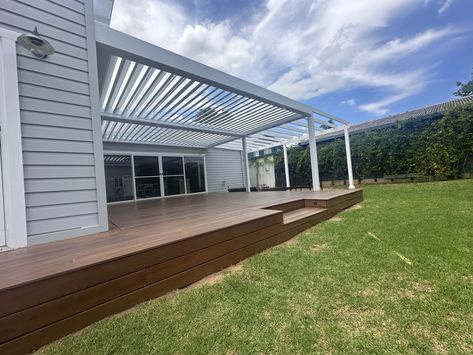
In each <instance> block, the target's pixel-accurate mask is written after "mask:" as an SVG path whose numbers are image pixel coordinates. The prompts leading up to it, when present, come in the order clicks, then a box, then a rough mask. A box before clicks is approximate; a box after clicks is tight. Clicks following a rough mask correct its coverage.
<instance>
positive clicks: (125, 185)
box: [104, 155, 133, 202]
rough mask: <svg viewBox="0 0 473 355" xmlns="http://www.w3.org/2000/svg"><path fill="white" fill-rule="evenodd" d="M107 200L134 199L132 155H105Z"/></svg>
mask: <svg viewBox="0 0 473 355" xmlns="http://www.w3.org/2000/svg"><path fill="white" fill-rule="evenodd" d="M104 165H105V186H106V190H107V202H116V201H127V200H133V171H132V167H131V156H129V155H105V156H104Z"/></svg>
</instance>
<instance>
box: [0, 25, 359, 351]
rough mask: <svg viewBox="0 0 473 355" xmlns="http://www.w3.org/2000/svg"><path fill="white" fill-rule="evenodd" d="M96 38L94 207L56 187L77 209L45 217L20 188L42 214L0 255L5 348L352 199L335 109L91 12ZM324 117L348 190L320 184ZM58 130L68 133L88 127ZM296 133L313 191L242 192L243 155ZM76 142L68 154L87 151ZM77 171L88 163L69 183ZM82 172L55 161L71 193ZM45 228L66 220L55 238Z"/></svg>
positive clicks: (89, 316)
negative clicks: (306, 153)
mask: <svg viewBox="0 0 473 355" xmlns="http://www.w3.org/2000/svg"><path fill="white" fill-rule="evenodd" d="M95 40H96V50H97V79H98V81H97V86H98V97H91V101H92V102H94V101H96V103H97V104H98V106H99V108H100V115H99V117H97V118H98V119H99V120H100V128H101V142H100V144H101V145H102V144H103V147H104V148H103V153H102V155H98V153H97V152H102V150H101V149H97V148H96V149H94V154H96V156H97V157H98V163H97V165H96V166H95V170H94V171H95V175H94V178H95V180H96V181H98V184H97V186H99V185H101V184H102V183H103V185H102V186H104V191H102V192H100V190H99V188H97V196H99V198H98V200H97V204H93V206H91V203H89V202H88V200H85V201H84V202H85V203H82V201H81V200H79V202H81V203H80V204H79V206H69V205H68V206H67V207H63V205H65V204H67V203H68V200H65V197H62V196H63V195H62V192H61V195H58V197H57V199H61V198H62V199H63V200H57V201H58V202H57V206H55V207H54V211H55V212H54V213H55V214H56V215H55V216H61V213H63V212H61V210H62V209H64V210H65V211H68V209H72V210H73V211H77V212H75V213H77V214H78V216H77V217H73V218H74V219H73V221H74V222H73V223H72V224H71V222H67V221H66V220H63V219H61V218H57V217H56V218H55V219H54V221H53V223H54V224H50V222H49V221H48V220H45V219H42V218H41V216H42V215H44V213H49V212H48V211H49V210H48V209H47V210H46V212H44V211H45V209H44V208H43V209H41V206H39V205H38V204H39V202H35V201H40V200H39V196H38V197H37V198H36V200H34V199H28V200H27V203H28V205H27V207H28V208H29V209H28V210H27V211H28V217H31V216H33V217H35V214H34V213H36V214H38V213H39V214H40V217H35V218H33V220H32V221H31V222H29V224H28V231H29V232H30V234H31V236H29V237H28V238H29V240H30V241H33V243H32V244H38V245H29V246H28V247H26V248H22V249H21V248H20V249H17V250H11V251H8V252H6V253H2V254H0V268H1V269H2V272H3V273H4V275H5V276H4V277H2V278H1V280H0V303H1V304H2V308H1V311H0V327H1V329H2V332H0V351H1V352H2V353H8V354H11V353H25V352H30V351H32V350H35V349H38V348H39V347H40V346H42V345H45V344H47V343H49V342H51V341H53V340H56V339H58V338H60V337H62V336H64V335H67V334H69V333H71V332H74V331H76V330H79V329H82V328H83V327H85V326H87V325H89V324H91V323H93V322H95V321H97V320H100V319H102V318H104V317H106V316H108V315H112V314H115V313H117V312H121V311H123V310H125V309H128V308H130V307H132V306H134V305H136V304H138V303H140V302H143V301H146V300H149V299H152V298H155V297H158V296H161V295H163V294H165V293H167V292H169V291H172V290H175V289H180V288H182V287H185V286H188V285H189V284H192V283H193V282H196V281H198V280H200V279H201V278H203V277H205V276H207V275H209V274H211V273H214V272H217V271H219V270H221V269H223V268H225V267H228V266H230V265H232V264H235V263H237V262H239V261H241V260H243V259H245V258H247V257H249V256H251V255H253V254H255V253H258V252H260V251H263V250H264V249H266V248H268V247H271V246H274V245H277V244H280V243H282V242H284V241H286V240H288V239H290V238H292V237H294V236H295V235H297V234H298V233H300V232H301V231H303V230H305V229H307V228H309V227H311V226H314V225H316V224H318V223H320V222H321V221H324V220H327V219H329V218H331V217H333V216H334V215H335V214H337V213H338V212H340V211H342V210H344V209H346V208H348V207H350V206H352V205H354V204H357V203H359V202H360V201H362V200H363V194H362V191H361V190H360V189H355V186H354V185H353V176H352V173H351V159H350V146H349V137H348V125H349V123H348V122H347V121H346V120H344V119H340V118H337V117H334V116H332V115H330V114H327V113H324V112H321V111H319V110H317V109H314V108H313V107H311V106H308V105H305V104H302V103H300V102H297V101H294V100H291V99H289V98H287V97H284V96H282V95H279V94H276V93H274V92H271V91H269V90H266V89H264V88H261V87H258V86H256V85H253V84H250V83H248V82H246V81H243V80H240V79H238V78H236V77H233V76H230V75H228V74H225V73H223V72H220V71H218V70H215V69H212V68H210V67H207V66H205V65H202V64H200V63H197V62H194V61H192V60H190V59H187V58H185V57H182V56H179V55H177V54H174V53H172V52H168V51H166V50H164V49H162V48H159V47H156V46H153V45H151V44H149V43H146V42H143V41H141V40H139V39H136V38H134V37H131V36H128V35H126V34H123V33H120V32H118V31H115V30H112V29H110V28H109V26H108V25H106V24H104V23H100V22H96V23H95ZM71 109H73V110H77V112H75V111H70V112H68V114H69V115H85V114H86V112H87V109H84V107H82V106H71ZM74 122H75V121H74ZM327 129H328V130H344V132H345V137H346V149H347V165H348V167H349V171H350V174H349V180H350V186H349V189H344V190H333V191H321V189H320V181H319V177H318V166H317V151H316V137H317V132H319V131H324V130H327ZM68 134H70V137H71V139H76V140H75V141H74V142H80V140H81V139H85V138H82V136H81V135H80V134H82V135H83V136H84V135H86V133H85V132H84V131H81V132H80V133H78V135H74V134H72V133H68ZM300 139H309V140H310V156H311V162H312V165H311V166H312V184H311V188H312V190H313V191H305V192H301V191H299V192H295V191H279V192H256V193H250V188H251V186H250V181H249V169H248V153H249V152H250V151H253V150H259V149H264V148H267V147H272V146H275V145H283V146H284V147H285V146H286V145H287V144H292V143H297V142H298V141H299V140H300ZM81 143H82V142H81ZM61 144H63V143H61ZM74 144H78V143H74ZM76 146H78V145H73V147H76ZM70 147H72V146H68V147H67V149H71V148H70ZM78 147H81V146H78ZM81 149H83V148H81ZM84 153H86V152H82V151H81V152H78V153H75V154H76V155H74V156H70V159H79V158H82V159H85V157H84V155H83V154H84ZM215 155H217V156H219V157H220V160H219V161H218V162H215V158H213V157H214V156H215ZM222 157H223V158H222ZM77 162H78V164H79V165H86V164H87V163H85V164H84V163H82V162H81V161H80V160H77ZM63 164H64V163H63ZM207 164H209V165H211V166H212V170H211V171H210V166H208V165H207ZM66 165H67V163H66ZM75 171H79V172H81V173H82V174H85V175H82V176H79V177H80V179H78V180H77V181H74V182H72V183H73V185H71V181H72V180H70V179H71V178H72V177H74V176H70V175H71V174H74V172H75ZM89 171H91V170H90V169H88V167H83V166H79V167H78V169H77V170H73V169H72V170H68V171H67V172H66V173H62V172H61V174H65V175H64V177H66V178H68V179H69V180H68V182H67V184H68V185H67V186H73V187H72V188H75V189H77V190H78V193H77V194H75V195H74V196H78V197H74V198H80V199H87V198H89V197H87V196H91V195H93V196H95V194H94V193H95V191H94V190H90V179H84V178H87V177H90V176H89V175H87V174H90V173H89ZM102 171H103V173H102ZM55 174H56V175H55V176H51V178H57V174H58V173H55ZM102 174H103V175H102ZM227 177H230V178H232V179H233V180H234V181H241V182H242V183H241V185H240V186H233V187H243V189H244V190H243V191H245V190H246V192H237V193H229V192H226V190H227V187H228V188H229V187H230V186H231V185H227V184H226V182H225V181H220V180H224V179H226V178H227ZM240 179H241V180H240ZM41 181H42V180H40V182H41ZM210 182H212V186H211V187H210V186H209V184H210ZM61 184H63V185H64V184H66V182H63V181H61V182H60V183H59V182H58V183H57V186H61ZM35 186H36V185H35ZM48 186H52V185H51V184H49V185H48ZM64 186H66V185H64ZM216 186H217V187H216ZM219 186H220V189H219V188H218V187H219ZM287 187H288V188H289V187H290V182H289V178H288V174H287ZM69 188H70V187H69ZM214 191H220V192H214ZM43 196H47V195H45V194H44V193H43V194H42V195H41V198H43ZM105 199H106V201H105ZM30 201H33V202H30ZM105 202H106V203H108V204H105ZM37 206H38V207H37ZM48 208H49V207H48ZM90 208H92V210H90ZM31 211H33V212H34V213H33V212H31ZM93 213H97V214H98V215H99V216H102V217H99V226H98V228H97V229H98V231H100V232H101V233H91V232H88V233H87V231H83V229H82V227H83V226H84V224H85V226H86V227H87V223H93V221H95V220H96V217H95V215H94V214H93ZM103 216H107V220H106V225H105V226H101V225H100V223H101V222H100V218H103ZM95 223H96V222H95ZM47 228H56V229H59V228H63V229H65V231H64V232H62V233H63V235H66V234H64V233H67V232H68V230H71V231H72V232H71V233H70V234H67V237H57V235H58V233H52V234H51V235H48V233H46V231H47ZM102 230H103V231H102ZM107 230H108V231H107ZM73 237H76V238H73ZM61 239H62V240H61ZM31 295H35V297H31Z"/></svg>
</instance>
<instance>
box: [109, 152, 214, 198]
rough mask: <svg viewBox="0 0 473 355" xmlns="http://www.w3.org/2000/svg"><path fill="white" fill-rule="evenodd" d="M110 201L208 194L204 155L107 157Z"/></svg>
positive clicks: (124, 155)
mask: <svg viewBox="0 0 473 355" xmlns="http://www.w3.org/2000/svg"><path fill="white" fill-rule="evenodd" d="M104 162H105V176H106V180H107V202H117V201H127V200H133V199H146V198H156V197H166V196H174V195H184V194H193V193H199V192H205V191H206V185H205V164H204V157H203V156H178V155H176V156H168V155H166V156H162V155H148V154H147V155H139V154H137V155H132V154H130V155H126V154H123V155H105V157H104Z"/></svg>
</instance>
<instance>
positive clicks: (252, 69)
mask: <svg viewBox="0 0 473 355" xmlns="http://www.w3.org/2000/svg"><path fill="white" fill-rule="evenodd" d="M447 2H449V4H448V5H447V4H446V3H447ZM450 3H451V1H450V0H446V1H445V2H444V3H443V6H442V8H444V7H445V8H446V7H448V6H449V5H450ZM423 5H425V0H383V1H379V0H363V1H361V0H360V1H347V0H299V1H294V0H292V1H291V0H267V2H266V7H265V9H264V10H265V11H264V12H262V13H261V14H257V15H255V16H253V17H252V18H251V19H249V20H248V22H247V23H246V24H245V25H244V26H241V25H240V26H238V28H236V26H231V24H230V23H229V22H227V21H223V22H212V21H210V20H208V21H206V22H203V23H199V22H196V21H194V19H193V15H192V14H190V13H187V12H186V10H185V8H183V7H181V6H179V5H178V4H177V3H176V2H173V1H169V2H165V1H163V0H136V1H128V0H116V5H115V8H114V14H113V17H112V27H114V28H116V29H118V30H121V31H124V32H127V33H130V34H132V35H134V36H136V37H139V38H141V39H144V40H146V41H149V42H152V43H155V44H157V45H160V46H162V47H164V48H167V49H169V50H172V51H175V52H177V53H180V54H183V55H185V56H188V57H190V58H192V59H195V60H198V61H200V62H203V63H205V64H208V65H210V66H213V67H215V68H217V69H221V70H224V71H226V72H229V73H231V74H234V75H236V76H238V77H241V78H244V79H247V80H249V81H251V82H254V83H257V84H260V85H263V86H266V87H268V88H270V89H272V90H275V91H277V92H280V93H282V94H285V95H287V96H290V97H292V98H295V99H310V98H313V97H316V96H319V95H322V94H327V93H331V92H335V91H339V90H344V89H353V88H358V87H364V88H366V87H367V88H376V89H381V90H382V92H384V93H385V95H386V96H385V98H384V99H382V100H380V101H378V102H368V103H362V104H361V105H360V106H359V107H360V108H361V109H362V110H365V111H368V112H372V113H376V114H385V113H386V112H387V110H388V106H389V105H392V104H393V103H395V102H397V101H399V100H402V99H403V98H405V97H408V96H409V95H412V94H415V93H417V92H419V91H420V90H422V88H423V87H425V85H426V84H427V82H428V81H429V79H430V78H429V72H428V70H426V69H423V70H418V69H416V66H415V65H413V64H415V63H417V62H418V61H417V59H416V58H417V56H419V55H420V54H422V52H423V51H425V50H427V49H428V48H430V47H431V46H432V45H433V44H434V43H438V42H439V41H441V40H444V39H446V38H449V37H452V36H455V34H456V33H458V32H457V31H456V30H455V29H454V28H452V27H447V28H440V29H432V28H431V29H426V30H425V31H423V32H421V33H417V34H414V35H412V36H410V37H405V38H392V37H387V35H386V33H387V32H389V31H388V29H389V26H390V24H392V23H393V22H394V21H395V20H396V19H397V18H398V17H399V16H405V14H406V13H409V12H410V11H412V10H414V9H417V8H418V7H419V6H423ZM443 11H444V10H443ZM439 12H440V10H439ZM406 62H408V64H409V65H406ZM418 63H419V66H420V67H425V65H424V64H425V63H423V62H421V61H419V62H418Z"/></svg>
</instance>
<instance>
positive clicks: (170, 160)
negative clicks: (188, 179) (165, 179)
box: [163, 157, 184, 176]
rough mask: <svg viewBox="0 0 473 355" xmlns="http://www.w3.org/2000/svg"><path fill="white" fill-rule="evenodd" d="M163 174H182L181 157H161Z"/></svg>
mask: <svg viewBox="0 0 473 355" xmlns="http://www.w3.org/2000/svg"><path fill="white" fill-rule="evenodd" d="M163 175H164V176H166V175H183V176H184V167H183V166H182V157H163Z"/></svg>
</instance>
